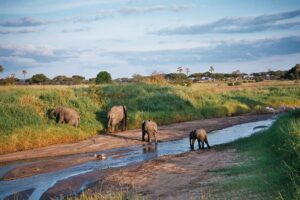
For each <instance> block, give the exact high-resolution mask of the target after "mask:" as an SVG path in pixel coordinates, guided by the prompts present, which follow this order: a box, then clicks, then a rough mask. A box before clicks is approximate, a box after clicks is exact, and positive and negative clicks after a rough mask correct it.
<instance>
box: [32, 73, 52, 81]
mask: <svg viewBox="0 0 300 200" xmlns="http://www.w3.org/2000/svg"><path fill="white" fill-rule="evenodd" d="M48 80H49V78H48V77H47V76H46V75H45V74H36V75H33V76H32V78H31V79H30V81H31V83H45V82H47V81H48Z"/></svg>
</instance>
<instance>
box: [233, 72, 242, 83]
mask: <svg viewBox="0 0 300 200" xmlns="http://www.w3.org/2000/svg"><path fill="white" fill-rule="evenodd" d="M232 76H233V78H235V80H236V81H237V79H238V78H239V77H240V76H241V71H240V70H235V71H233V72H232Z"/></svg>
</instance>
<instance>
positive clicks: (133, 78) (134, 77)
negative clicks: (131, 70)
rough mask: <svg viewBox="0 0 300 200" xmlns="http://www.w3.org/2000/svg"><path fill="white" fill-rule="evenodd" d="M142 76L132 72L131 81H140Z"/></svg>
mask: <svg viewBox="0 0 300 200" xmlns="http://www.w3.org/2000/svg"><path fill="white" fill-rule="evenodd" d="M143 79H144V77H143V76H142V75H140V74H133V75H132V81H133V82H142V81H143Z"/></svg>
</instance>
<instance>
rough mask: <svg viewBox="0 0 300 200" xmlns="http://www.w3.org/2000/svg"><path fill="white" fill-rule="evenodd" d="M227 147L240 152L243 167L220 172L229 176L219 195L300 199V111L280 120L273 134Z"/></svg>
mask: <svg viewBox="0 0 300 200" xmlns="http://www.w3.org/2000/svg"><path fill="white" fill-rule="evenodd" d="M225 147H230V148H235V149H237V150H238V151H239V152H240V153H241V155H242V164H240V165H238V166H235V167H231V168H228V169H222V170H220V172H221V173H224V174H225V175H228V177H227V178H226V180H225V182H223V183H221V186H220V187H219V188H220V191H218V194H223V195H224V197H223V198H226V197H227V198H228V197H231V198H232V197H233V196H235V197H240V198H243V199H244V198H247V196H248V197H249V196H251V197H252V198H253V199H300V171H299V167H300V110H299V109H298V110H296V111H293V112H291V113H289V114H287V115H285V116H282V117H280V118H279V119H278V120H277V121H276V122H275V123H274V124H273V125H272V127H271V128H270V129H269V130H267V131H264V132H260V133H258V134H255V135H253V136H251V137H248V138H244V139H240V140H238V141H236V142H234V143H232V144H229V145H226V146H225ZM222 148H223V147H222Z"/></svg>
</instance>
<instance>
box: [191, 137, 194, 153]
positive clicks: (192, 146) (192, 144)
mask: <svg viewBox="0 0 300 200" xmlns="http://www.w3.org/2000/svg"><path fill="white" fill-rule="evenodd" d="M194 144H195V139H192V143H191V149H192V150H194Z"/></svg>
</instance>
